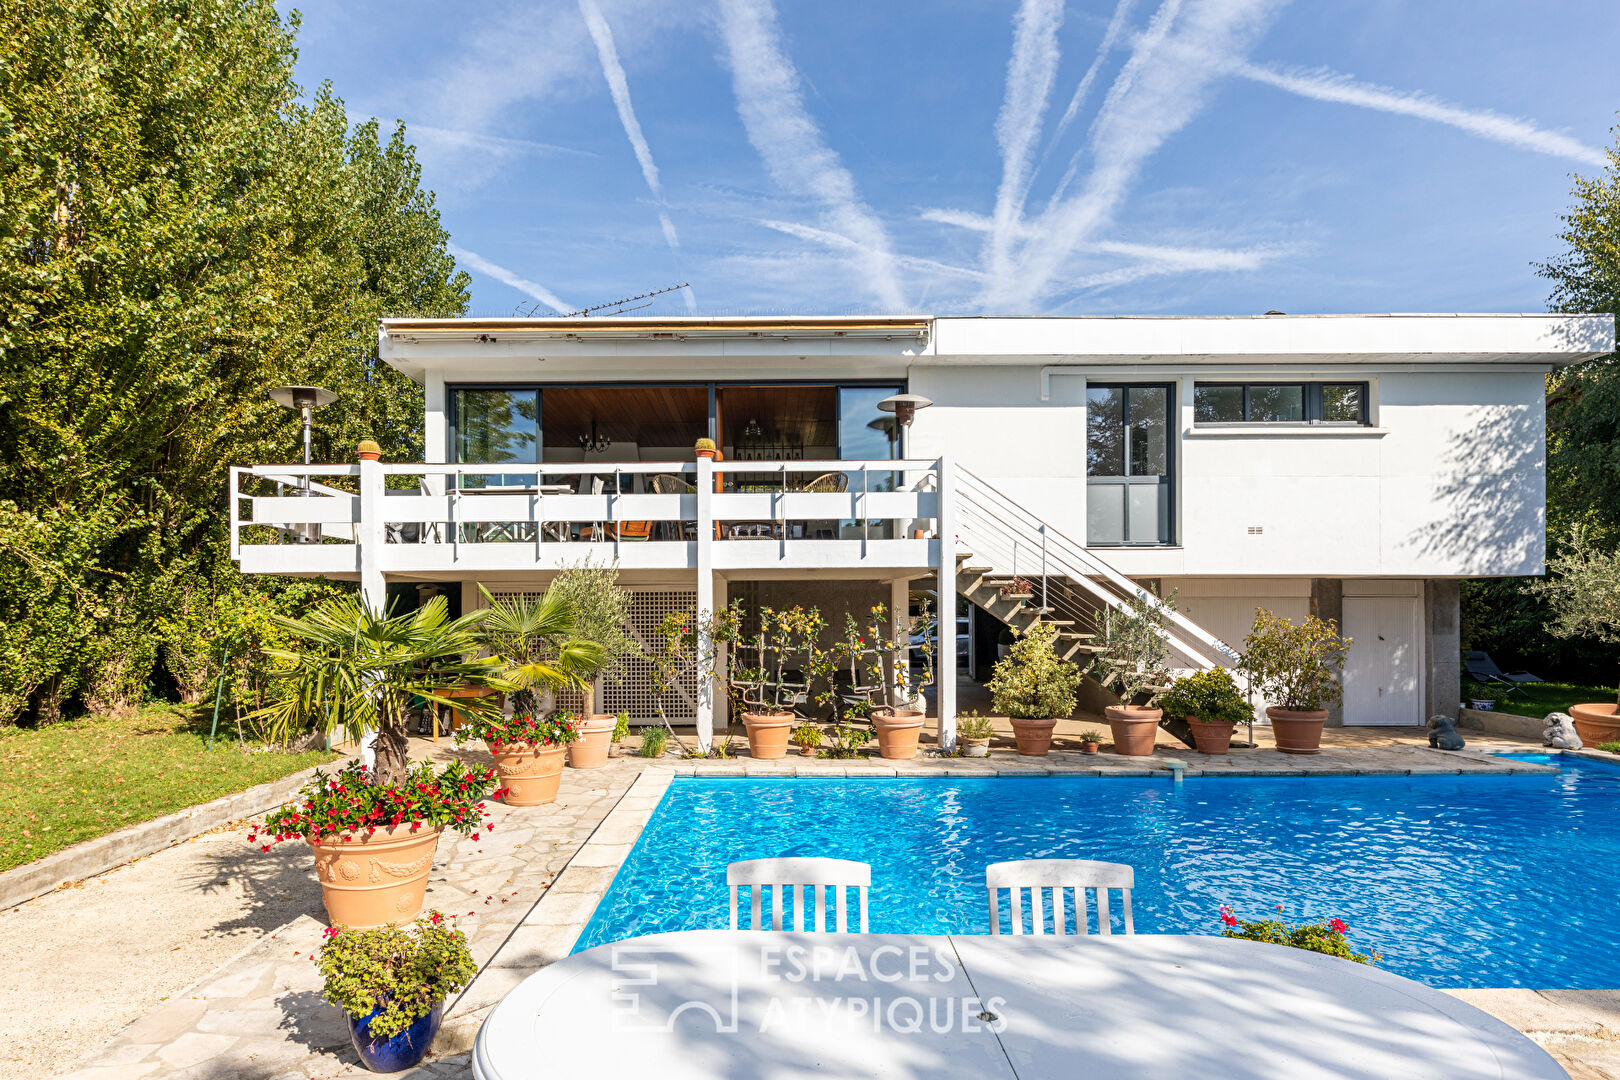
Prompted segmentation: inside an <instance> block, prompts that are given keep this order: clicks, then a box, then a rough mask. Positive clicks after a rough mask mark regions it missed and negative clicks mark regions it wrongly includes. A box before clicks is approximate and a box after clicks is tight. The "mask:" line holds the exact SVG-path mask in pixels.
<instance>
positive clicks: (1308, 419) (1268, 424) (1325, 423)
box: [1192, 379, 1372, 429]
mask: <svg viewBox="0 0 1620 1080" xmlns="http://www.w3.org/2000/svg"><path fill="white" fill-rule="evenodd" d="M1234 386H1235V387H1239V388H1241V389H1242V391H1243V419H1242V420H1200V419H1198V391H1199V390H1201V389H1203V388H1205V387H1210V388H1216V387H1234ZM1252 386H1297V387H1299V388H1300V389H1301V391H1302V393H1301V400H1302V401H1303V403H1304V409H1305V416H1304V418H1303V419H1301V420H1253V419H1250V394H1249V388H1250V387H1252ZM1329 386H1347V387H1355V388H1356V389H1357V390H1358V391H1360V394H1361V409H1360V415H1359V416H1358V417H1357V418H1356V419H1354V420H1328V419H1326V417H1325V414H1324V406H1323V395H1322V392H1323V390H1324V389H1325V388H1327V387H1329ZM1192 407H1193V426H1194V427H1198V428H1238V427H1244V428H1260V429H1265V428H1285V427H1341V428H1351V427H1369V426H1371V424H1372V384H1371V383H1370V382H1368V381H1365V380H1357V379H1316V380H1306V379H1194V380H1193V406H1192Z"/></svg>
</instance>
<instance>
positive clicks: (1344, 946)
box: [1221, 904, 1383, 964]
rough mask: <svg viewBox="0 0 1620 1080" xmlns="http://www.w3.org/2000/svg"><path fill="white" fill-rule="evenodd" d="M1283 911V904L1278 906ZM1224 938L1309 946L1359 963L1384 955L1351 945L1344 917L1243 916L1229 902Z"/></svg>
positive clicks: (1223, 908)
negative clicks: (1308, 920)
mask: <svg viewBox="0 0 1620 1080" xmlns="http://www.w3.org/2000/svg"><path fill="white" fill-rule="evenodd" d="M1277 910H1278V911H1279V912H1280V911H1282V905H1281V904H1278V905H1277ZM1221 925H1222V930H1221V937H1229V938H1244V939H1246V940H1248V941H1265V942H1269V943H1271V944H1272V945H1288V946H1291V947H1293V948H1295V949H1305V950H1307V951H1308V952H1319V953H1325V954H1327V955H1328V956H1337V957H1339V958H1340V959H1341V960H1354V961H1355V962H1356V963H1358V964H1376V963H1377V962H1378V961H1380V960H1382V959H1383V957H1382V956H1380V955H1379V954H1378V953H1376V952H1373V951H1372V950H1370V949H1369V950H1368V951H1367V952H1364V953H1358V952H1356V951H1355V950H1353V949H1352V948H1350V942H1349V941H1348V940H1347V939H1346V938H1345V934H1346V933H1348V932H1349V930H1350V928H1349V927H1348V926H1346V925H1345V924H1344V921H1343V920H1342V919H1327V920H1324V921H1322V922H1314V923H1298V924H1296V925H1290V924H1288V923H1285V922H1283V921H1282V919H1280V918H1278V919H1255V920H1250V919H1239V918H1238V917H1237V916H1236V915H1234V914H1233V913H1232V909H1231V908H1229V907H1227V906H1226V905H1225V904H1222V905H1221Z"/></svg>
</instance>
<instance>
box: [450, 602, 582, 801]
mask: <svg viewBox="0 0 1620 1080" xmlns="http://www.w3.org/2000/svg"><path fill="white" fill-rule="evenodd" d="M478 590H479V592H481V593H483V595H484V602H485V603H486V604H488V605H489V607H488V608H487V609H486V617H485V619H484V621H483V622H482V623H481V624H480V627H479V633H480V644H482V645H483V647H484V648H485V649H487V650H488V651H489V653H490V658H491V659H492V660H493V661H494V662H495V663H496V664H497V665H498V667H499V670H500V673H501V678H503V679H504V680H505V681H506V682H507V683H508V684H510V686H511V687H512V693H511V698H512V714H511V717H510V718H503V717H501V716H500V715H499V714H498V713H495V712H493V711H490V712H486V713H485V714H483V716H481V717H475V718H474V719H473V720H472V721H470V722H469V723H468V724H467V725H466V726H464V727H463V728H462V729H461V731H458V732H457V735H458V737H459V736H461V735H462V733H463V732H465V733H467V737H468V738H482V739H485V740H486V741H487V742H488V743H489V749H490V753H492V754H494V755H495V768H496V771H498V772H499V773H500V774H501V780H502V782H503V783H504V785H505V786H506V787H508V788H510V789H511V790H510V792H509V793H508V796H507V800H506V801H507V802H508V803H509V804H511V805H514V806H535V805H539V804H540V803H546V802H550V801H551V800H552V799H553V798H555V797H556V791H557V781H556V780H555V779H554V777H555V775H556V774H557V773H559V772H560V771H561V770H562V766H563V755H564V754H565V753H566V752H567V747H568V746H569V745H570V744H572V743H576V742H578V740H579V736H580V728H579V723H578V718H577V717H574V716H573V715H572V714H569V715H568V721H569V723H568V724H567V725H566V726H565V727H561V728H559V727H557V726H555V723H554V721H552V719H551V718H550V717H549V715H548V714H549V713H550V710H549V709H547V708H546V707H545V702H544V701H543V700H542V695H544V694H547V693H554V692H556V691H558V690H563V689H582V688H584V687H585V686H586V684H587V682H588V680H589V679H590V677H591V676H592V675H593V674H594V673H595V672H596V671H597V670H598V669H599V668H600V666H601V663H602V648H601V646H599V645H598V644H597V643H596V642H594V641H590V640H587V639H586V638H583V637H581V636H579V634H578V613H577V611H576V610H575V608H574V605H573V602H572V600H571V599H570V598H569V596H568V595H567V594H565V593H564V592H560V591H558V590H556V589H548V590H546V592H545V593H543V594H541V595H539V596H534V595H528V594H522V593H520V594H518V595H515V596H510V597H505V598H500V599H497V598H496V597H495V596H494V595H492V594H491V593H490V591H489V590H488V589H486V588H484V586H483V585H479V586H478ZM546 725H551V726H546ZM509 728H510V730H509ZM612 734H613V727H612V725H611V724H609V725H608V726H607V728H606V729H605V730H603V731H602V732H601V737H602V742H603V744H604V745H603V747H602V755H603V757H604V759H605V758H606V756H607V747H606V745H605V744H606V742H607V741H608V739H609V738H611V736H612ZM509 735H510V736H513V737H512V738H508V736H509ZM548 791H549V792H550V794H549V795H547V794H546V792H548ZM515 800H522V801H515Z"/></svg>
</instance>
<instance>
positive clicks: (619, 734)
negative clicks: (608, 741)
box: [613, 712, 630, 743]
mask: <svg viewBox="0 0 1620 1080" xmlns="http://www.w3.org/2000/svg"><path fill="white" fill-rule="evenodd" d="M629 734H630V714H629V713H627V712H621V713H619V717H618V719H617V720H615V721H614V723H613V741H614V742H616V743H620V742H624V740H625V739H626V738H627V737H628V736H629Z"/></svg>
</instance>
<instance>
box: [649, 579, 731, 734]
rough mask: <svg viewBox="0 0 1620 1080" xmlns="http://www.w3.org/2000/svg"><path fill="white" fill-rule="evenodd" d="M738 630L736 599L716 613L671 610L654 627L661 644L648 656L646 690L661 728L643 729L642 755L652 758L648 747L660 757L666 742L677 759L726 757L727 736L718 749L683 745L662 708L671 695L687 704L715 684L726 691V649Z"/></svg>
mask: <svg viewBox="0 0 1620 1080" xmlns="http://www.w3.org/2000/svg"><path fill="white" fill-rule="evenodd" d="M741 627H742V605H741V604H740V603H738V602H736V601H733V602H732V603H731V605H730V606H728V607H725V608H722V609H721V610H720V611H701V612H697V613H696V614H694V613H692V612H690V611H676V612H672V613H670V614H669V615H666V616H665V617H664V621H663V622H661V623H659V624H658V636H659V638H660V639H661V640H662V642H663V646H662V648H660V649H659V650H658V651H656V652H654V653H652V654H651V656H650V657H649V659H651V660H652V672H651V676H650V678H649V679H648V688H649V689H650V690H651V691H652V696H653V704H654V707H655V708H656V709H657V710H658V720H659V722H660V723H661V724H662V725H663V727H661V728H652V729H650V730H647V729H644V730H643V732H642V755H641V756H642V757H652V756H656V754H649V753H648V747H649V746H654V745H655V746H656V747H657V750H658V752H659V753H662V752H663V748H664V746H665V745H666V744H667V743H668V741H669V740H671V739H673V740H674V741H675V745H676V746H677V747H679V748H680V756H683V757H726V756H728V755H727V752H726V749H725V746H726V744H729V742H730V736H727V737H726V740H725V742H724V743H722V744H721V745H719V746H716V745H715V743H714V742H713V740H712V739H711V740H710V742H709V743H708V744H707V745H705V744H704V743H703V742H702V740H699V741H698V743H697V745H696V746H695V747H691V746H688V745H687V744H686V741H685V740H683V739H682V738H681V737H680V736H679V735H678V734H676V732H675V728H674V726H673V725H672V724H671V723H670V721H669V712H668V706H669V702H670V698H671V697H672V696H673V697H676V698H679V699H682V700H686V701H691V700H692V699H693V698H694V696H695V695H699V694H701V693H702V692H703V689H704V688H705V687H709V688H712V687H713V686H714V683H715V682H716V680H718V681H719V682H720V684H721V685H722V686H727V687H728V688H729V686H730V683H729V680H727V679H726V672H727V669H729V668H730V667H731V663H732V657H731V653H732V652H734V651H735V650H734V649H733V648H730V646H735V645H736V644H737V642H738V640H739V639H740V637H741ZM700 631H701V632H700Z"/></svg>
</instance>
